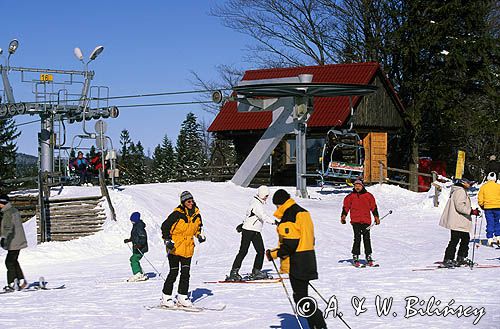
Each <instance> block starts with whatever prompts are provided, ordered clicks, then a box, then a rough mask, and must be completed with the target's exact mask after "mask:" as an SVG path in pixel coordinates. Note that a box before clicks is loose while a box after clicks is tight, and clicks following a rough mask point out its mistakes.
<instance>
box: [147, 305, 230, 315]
mask: <svg viewBox="0 0 500 329" xmlns="http://www.w3.org/2000/svg"><path fill="white" fill-rule="evenodd" d="M146 309H147V310H166V311H182V312H188V313H200V312H203V311H212V312H222V311H224V310H225V309H226V305H222V306H220V307H204V306H194V305H193V306H191V307H186V306H179V305H176V306H172V307H167V306H164V305H154V306H146Z"/></svg>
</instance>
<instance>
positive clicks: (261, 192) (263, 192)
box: [257, 185, 269, 199]
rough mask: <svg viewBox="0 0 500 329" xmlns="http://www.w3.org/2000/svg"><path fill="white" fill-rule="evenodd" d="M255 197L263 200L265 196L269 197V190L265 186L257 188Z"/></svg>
mask: <svg viewBox="0 0 500 329" xmlns="http://www.w3.org/2000/svg"><path fill="white" fill-rule="evenodd" d="M257 196H258V197H259V198H261V199H264V198H265V197H266V196H269V188H268V187H267V186H265V185H261V186H259V188H258V189H257Z"/></svg>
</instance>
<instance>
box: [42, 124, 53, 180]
mask: <svg viewBox="0 0 500 329" xmlns="http://www.w3.org/2000/svg"><path fill="white" fill-rule="evenodd" d="M41 126H42V127H41V130H40V135H39V143H40V170H41V171H42V172H52V169H53V167H54V154H53V150H54V147H53V137H52V136H53V119H52V116H50V115H42V124H41Z"/></svg>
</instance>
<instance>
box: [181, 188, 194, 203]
mask: <svg viewBox="0 0 500 329" xmlns="http://www.w3.org/2000/svg"><path fill="white" fill-rule="evenodd" d="M189 199H194V198H193V195H192V194H191V192H189V191H184V192H182V193H181V203H184V202H186V201H187V200H189Z"/></svg>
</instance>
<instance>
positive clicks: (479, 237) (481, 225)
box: [476, 214, 483, 248]
mask: <svg viewBox="0 0 500 329" xmlns="http://www.w3.org/2000/svg"><path fill="white" fill-rule="evenodd" d="M479 217H481V222H480V223H479V234H478V237H477V241H478V242H479V244H478V245H477V246H476V247H477V248H479V245H480V244H481V228H482V227H483V214H481V215H479Z"/></svg>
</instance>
